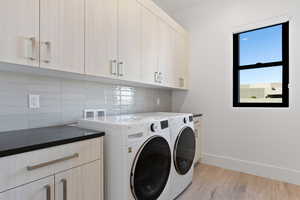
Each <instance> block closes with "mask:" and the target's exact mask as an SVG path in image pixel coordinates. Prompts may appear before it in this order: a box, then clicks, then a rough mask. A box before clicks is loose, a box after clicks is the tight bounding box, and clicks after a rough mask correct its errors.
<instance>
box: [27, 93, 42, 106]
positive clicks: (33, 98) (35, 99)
mask: <svg viewBox="0 0 300 200" xmlns="http://www.w3.org/2000/svg"><path fill="white" fill-rule="evenodd" d="M29 108H31V109H37V108H40V95H36V94H29Z"/></svg>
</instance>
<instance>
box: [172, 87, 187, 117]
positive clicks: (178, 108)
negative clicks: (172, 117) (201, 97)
mask: <svg viewBox="0 0 300 200" xmlns="http://www.w3.org/2000/svg"><path fill="white" fill-rule="evenodd" d="M187 96H188V91H173V92H172V112H183V107H184V103H185V102H186V99H187ZM185 112H187V111H185Z"/></svg>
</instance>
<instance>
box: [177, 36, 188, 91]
mask: <svg viewBox="0 0 300 200" xmlns="http://www.w3.org/2000/svg"><path fill="white" fill-rule="evenodd" d="M174 45H175V47H174V51H175V53H174V55H175V56H174V66H175V70H174V72H175V74H174V84H175V87H180V88H186V87H187V66H188V53H187V51H188V48H187V39H186V37H185V35H183V34H180V33H178V32H176V33H175V41H174Z"/></svg>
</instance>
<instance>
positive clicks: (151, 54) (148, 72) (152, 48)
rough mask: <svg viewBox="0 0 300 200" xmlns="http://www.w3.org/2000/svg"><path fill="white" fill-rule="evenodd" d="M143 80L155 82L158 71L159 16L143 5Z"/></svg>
mask: <svg viewBox="0 0 300 200" xmlns="http://www.w3.org/2000/svg"><path fill="white" fill-rule="evenodd" d="M141 19H142V23H141V26H142V40H141V42H142V55H141V56H142V65H141V77H142V80H143V81H145V82H149V83H154V82H155V73H156V72H158V18H157V16H156V15H154V14H153V13H151V12H150V11H149V10H148V9H147V8H144V7H142V17H141Z"/></svg>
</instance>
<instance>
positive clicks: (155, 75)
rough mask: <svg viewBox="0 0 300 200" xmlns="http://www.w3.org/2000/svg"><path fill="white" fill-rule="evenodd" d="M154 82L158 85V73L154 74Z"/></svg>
mask: <svg viewBox="0 0 300 200" xmlns="http://www.w3.org/2000/svg"><path fill="white" fill-rule="evenodd" d="M154 82H156V83H158V72H155V73H154Z"/></svg>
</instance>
